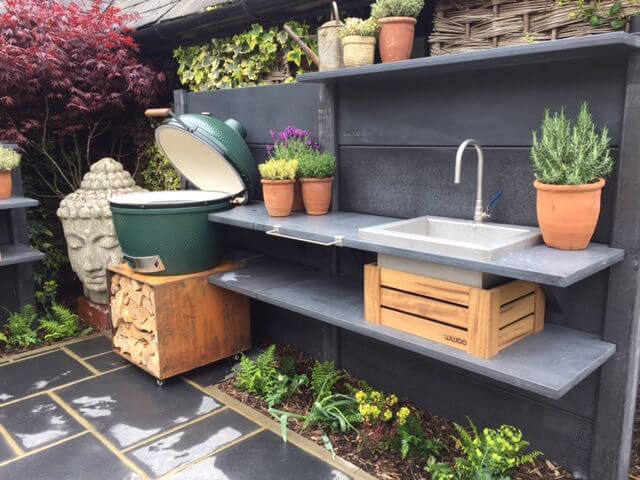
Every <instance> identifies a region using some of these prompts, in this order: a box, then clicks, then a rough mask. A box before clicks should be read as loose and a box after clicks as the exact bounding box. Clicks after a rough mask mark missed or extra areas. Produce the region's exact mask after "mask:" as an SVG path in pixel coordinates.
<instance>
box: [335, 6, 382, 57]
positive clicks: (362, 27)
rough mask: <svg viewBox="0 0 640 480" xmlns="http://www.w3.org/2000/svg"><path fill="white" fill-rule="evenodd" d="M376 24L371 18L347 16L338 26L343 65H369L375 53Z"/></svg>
mask: <svg viewBox="0 0 640 480" xmlns="http://www.w3.org/2000/svg"><path fill="white" fill-rule="evenodd" d="M377 33H378V24H377V23H376V21H375V20H374V19H373V18H368V19H366V20H362V19H361V18H353V17H352V18H347V19H345V21H344V23H343V24H342V25H341V26H340V27H339V29H338V34H339V35H340V37H341V38H342V60H343V63H344V66H345V67H361V66H362V65H371V64H372V63H373V60H374V57H375V53H376V35H377Z"/></svg>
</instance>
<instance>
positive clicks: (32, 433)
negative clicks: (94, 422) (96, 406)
mask: <svg viewBox="0 0 640 480" xmlns="http://www.w3.org/2000/svg"><path fill="white" fill-rule="evenodd" d="M0 424H2V425H3V426H4V427H5V428H6V429H7V431H8V432H9V434H10V435H11V436H12V437H13V439H14V440H15V441H16V442H17V443H18V445H19V446H20V447H21V448H22V449H23V450H24V451H25V452H26V451H29V450H33V449H34V448H39V447H43V446H45V445H49V444H50V443H53V442H56V441H58V440H61V439H63V438H66V437H68V436H70V435H73V434H75V433H79V432H81V431H83V430H84V429H83V428H82V426H81V425H80V424H79V423H78V422H76V421H75V420H74V419H73V418H71V417H70V416H69V415H68V414H67V413H66V412H65V411H64V410H63V409H62V408H60V406H58V405H57V404H56V403H55V402H54V401H53V400H51V398H49V397H48V396H46V395H38V396H37V397H33V398H30V399H27V400H23V401H21V402H17V403H13V404H11V405H7V406H5V407H1V408H0Z"/></svg>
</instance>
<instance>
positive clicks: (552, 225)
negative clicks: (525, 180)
mask: <svg viewBox="0 0 640 480" xmlns="http://www.w3.org/2000/svg"><path fill="white" fill-rule="evenodd" d="M609 143H610V138H609V132H608V130H607V128H603V129H602V130H601V131H600V132H598V131H597V129H596V125H595V123H594V121H593V119H592V117H591V114H590V113H589V108H588V106H587V104H586V103H583V104H582V106H581V107H580V113H579V114H578V118H577V120H576V122H575V124H574V123H573V122H572V121H571V120H570V119H568V118H567V117H566V116H565V114H564V110H561V111H560V112H556V113H554V114H553V115H552V114H551V113H550V112H549V110H547V111H546V112H545V115H544V121H543V122H542V135H541V136H540V138H538V135H537V133H536V132H533V146H532V148H531V160H532V162H533V168H534V171H535V175H536V180H535V182H534V186H535V188H536V191H537V212H538V223H539V224H540V229H541V231H542V236H543V238H544V242H545V243H546V244H547V245H548V246H550V247H554V248H560V249H564V250H581V249H583V248H586V247H587V245H589V242H590V241H591V237H593V233H594V231H595V229H596V224H597V223H598V217H599V216H600V196H601V192H602V188H603V187H604V184H605V181H604V178H603V177H605V176H607V175H609V174H610V173H611V170H612V169H613V159H612V158H611V152H610V150H609Z"/></svg>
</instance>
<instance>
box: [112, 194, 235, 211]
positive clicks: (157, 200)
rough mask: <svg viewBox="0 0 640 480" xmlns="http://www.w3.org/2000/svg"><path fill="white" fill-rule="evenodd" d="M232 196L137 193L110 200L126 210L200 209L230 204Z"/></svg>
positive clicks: (113, 204) (115, 196)
mask: <svg viewBox="0 0 640 480" xmlns="http://www.w3.org/2000/svg"><path fill="white" fill-rule="evenodd" d="M230 199H231V195H230V194H228V193H226V192H205V191H202V190H177V191H169V192H135V193H125V194H123V195H114V196H113V197H111V198H110V199H109V203H110V204H111V206H113V207H125V208H176V207H200V206H206V205H214V204H220V203H228V202H229V200H230Z"/></svg>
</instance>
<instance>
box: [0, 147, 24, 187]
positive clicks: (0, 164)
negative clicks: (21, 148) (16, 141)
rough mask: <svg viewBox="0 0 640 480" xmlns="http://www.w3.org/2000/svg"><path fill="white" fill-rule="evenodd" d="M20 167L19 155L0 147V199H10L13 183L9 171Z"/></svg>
mask: <svg viewBox="0 0 640 480" xmlns="http://www.w3.org/2000/svg"><path fill="white" fill-rule="evenodd" d="M18 165H20V154H19V153H18V152H16V151H14V150H11V149H10V148H6V147H1V146H0V199H5V198H9V197H11V192H12V190H13V181H12V179H11V170H13V169H14V168H17V167H18Z"/></svg>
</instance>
